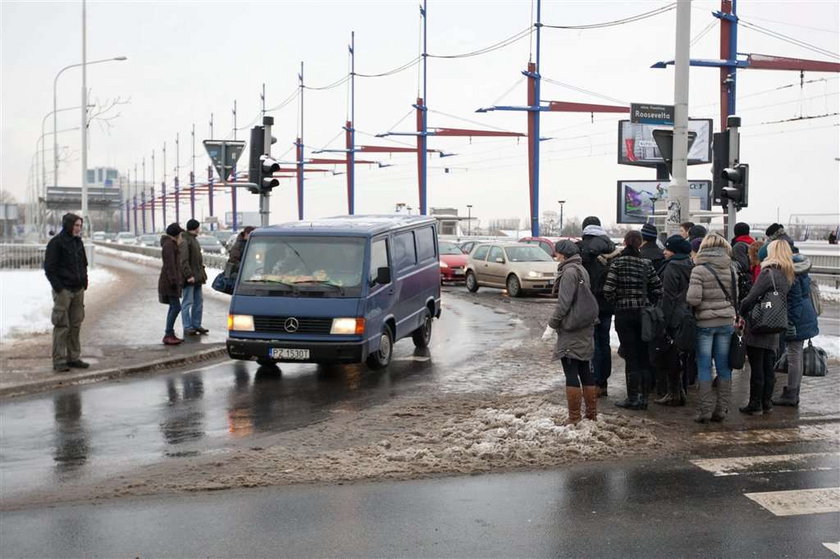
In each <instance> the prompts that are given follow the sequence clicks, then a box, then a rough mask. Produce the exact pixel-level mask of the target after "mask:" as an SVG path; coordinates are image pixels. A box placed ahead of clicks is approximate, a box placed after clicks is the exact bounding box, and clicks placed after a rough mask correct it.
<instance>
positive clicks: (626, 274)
mask: <svg viewBox="0 0 840 559" xmlns="http://www.w3.org/2000/svg"><path fill="white" fill-rule="evenodd" d="M641 246H642V235H641V233H639V232H638V231H628V232H627V234H626V235H624V250H622V251H621V254H620V255H619V256H618V258H616V259H615V260H613V261H612V263H611V264H610V267H609V270H608V271H607V278H606V279H605V280H604V297H605V298H606V299H607V301H609V302H611V303H612V304H613V305H614V307H615V330H616V332H617V333H618V339H619V341H620V342H621V347H622V350H623V351H622V353H623V354H624V355H623V356H624V363H625V365H624V371H625V373H624V376H625V379H626V382H627V398H626V399H625V400H623V401H621V402H616V404H615V405H616V406H618V407H620V408H625V409H631V410H646V409H647V404H648V400H647V393H648V388H649V387H650V374H651V370H650V359H649V357H648V344H647V342H645V341H643V340H642V311H643V310H644V309H645V308H646V307H650V306H653V305H655V304H656V303H657V301H658V300H659V298H660V297H661V296H662V281H661V280H660V279H659V276H657V275H656V272H655V271H654V269H653V266H652V265H651V263H650V262H648V261H647V260H645V259H644V258H642V255H641V253H640V252H639V247H641Z"/></svg>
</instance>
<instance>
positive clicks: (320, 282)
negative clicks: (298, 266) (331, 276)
mask: <svg viewBox="0 0 840 559" xmlns="http://www.w3.org/2000/svg"><path fill="white" fill-rule="evenodd" d="M300 283H316V284H318V285H326V286H328V287H335V288H336V289H338V293H339V294H340V295H344V287H343V286H341V285H338V284H337V283H333V282H331V281H330V280H315V279H307V280H299V281H296V282H295V284H300Z"/></svg>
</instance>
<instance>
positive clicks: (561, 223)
mask: <svg viewBox="0 0 840 559" xmlns="http://www.w3.org/2000/svg"><path fill="white" fill-rule="evenodd" d="M557 203H558V204H560V235H562V234H563V204H565V203H566V201H565V200H557Z"/></svg>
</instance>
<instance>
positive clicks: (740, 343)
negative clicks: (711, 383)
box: [703, 264, 747, 369]
mask: <svg viewBox="0 0 840 559" xmlns="http://www.w3.org/2000/svg"><path fill="white" fill-rule="evenodd" d="M703 267H704V268H706V269H707V270H709V271H710V272H711V273H712V275H713V276H714V277H715V281H717V283H718V286H719V287H720V290H721V291H723V296H724V297H726V301H727V302H728V303H729V304H730V305H732V308H733V309H735V319H736V322H738V320H737V319H738V308H737V307H736V306H735V302H734V301H733V297H730V295H729V292H727V291H726V288H725V287H723V282H721V281H720V278H719V277H718V275H717V272H715V269H714V268H712V267H711V265H709V264H703ZM729 274H730V276H731V278H730V286H731V288H732V293H733V294H735V285H736V284H735V272H733V271H732V269H731V268H730V269H729ZM746 362H747V344H746V341H745V340H744V329H743V328H739V327H738V326H736V327H735V329H734V330H733V331H732V337H731V338H730V340H729V368H730V369H743V368H744V365H745V364H746Z"/></svg>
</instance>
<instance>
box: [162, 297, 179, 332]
mask: <svg viewBox="0 0 840 559" xmlns="http://www.w3.org/2000/svg"><path fill="white" fill-rule="evenodd" d="M180 312H181V301H179V300H178V299H176V298H175V297H172V298H171V299H169V311H168V312H167V313H166V331H165V332H164V334H165V335H167V336H174V335H175V319H176V318H178V314H179V313H180Z"/></svg>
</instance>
